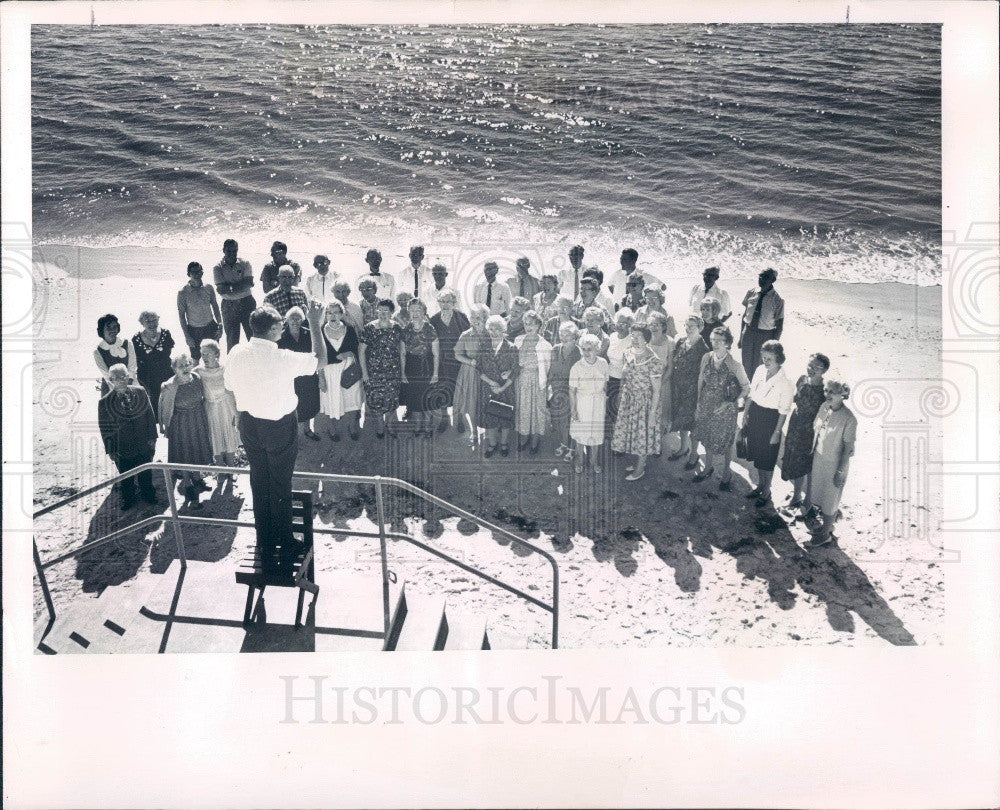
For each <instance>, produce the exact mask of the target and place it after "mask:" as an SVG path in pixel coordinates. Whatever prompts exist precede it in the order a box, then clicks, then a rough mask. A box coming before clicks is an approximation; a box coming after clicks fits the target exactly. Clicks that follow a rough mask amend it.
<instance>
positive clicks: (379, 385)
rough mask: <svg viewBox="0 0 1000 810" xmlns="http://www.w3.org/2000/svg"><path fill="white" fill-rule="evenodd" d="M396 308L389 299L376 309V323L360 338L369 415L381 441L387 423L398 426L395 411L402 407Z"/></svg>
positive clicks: (384, 300)
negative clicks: (393, 315)
mask: <svg viewBox="0 0 1000 810" xmlns="http://www.w3.org/2000/svg"><path fill="white" fill-rule="evenodd" d="M395 309H396V305H395V304H394V303H393V302H392V301H391V300H390V299H388V298H383V299H382V300H381V301H379V302H378V307H377V308H376V310H375V312H376V315H377V317H376V320H374V321H372V322H371V323H367V324H365V328H364V329H362V330H361V335H360V336H359V340H360V341H361V346H360V348H361V357H360V359H361V379H362V381H363V382H364V386H365V404H366V406H367V414H368V416H370V417H372V418H373V419H374V420H375V435H376V436H378V437H379V438H380V439H383V438H385V430H386V425H387V423H388V424H394V423H395V421H396V409H397V408H399V387H400V383H401V381H402V379H401V378H402V370H403V367H402V364H401V363H400V347H401V346H402V345H403V330H402V329H400V328H399V325H398V324H396V323H393V321H392V313H393V311H394V310H395ZM365 421H366V422H367V419H366V420H365ZM394 435H395V434H394Z"/></svg>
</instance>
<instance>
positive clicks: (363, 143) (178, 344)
mask: <svg viewBox="0 0 1000 810" xmlns="http://www.w3.org/2000/svg"><path fill="white" fill-rule="evenodd" d="M940 36H941V34H940V26H935V25H861V24H859V25H838V26H822V25H782V26H767V25H747V26H733V25H643V26H629V25H563V26H517V25H492V26H491V25H478V26H407V25H400V26H294V25H264V26H262V25H245V26H224V25H223V26H183V27H181V26H129V25H125V26H95V27H94V28H93V29H84V30H82V31H81V30H80V29H79V28H76V27H73V26H38V27H36V28H35V29H33V31H32V79H33V83H32V167H33V217H34V230H33V246H34V251H35V256H34V257H35V261H36V263H39V264H40V266H41V267H42V268H43V273H44V275H43V278H44V279H45V281H46V283H47V285H48V288H49V289H50V290H51V291H52V294H51V295H49V297H48V300H47V312H46V320H45V324H44V329H45V330H46V334H52V335H53V336H55V335H56V334H57V333H59V332H63V331H64V330H65V328H66V326H67V323H68V320H69V319H73V320H75V321H76V323H74V326H78V327H79V340H78V341H77V342H75V343H74V345H72V346H71V347H69V346H68V347H67V348H66V349H65V350H64V351H62V352H60V356H59V357H58V358H52V359H49V357H48V355H47V354H43V356H41V357H40V356H39V353H47V352H48V347H47V345H46V344H45V343H44V342H41V343H40V344H39V347H38V349H37V351H36V364H35V374H34V392H35V399H34V407H35V409H36V425H44V429H43V430H39V431H37V432H36V436H35V439H34V451H35V460H36V462H35V463H36V476H35V501H36V503H37V504H38V505H39V506H40V507H41V509H39V511H37V512H36V514H35V531H36V534H35V542H36V545H37V547H38V553H39V556H40V560H41V561H42V565H43V566H45V567H44V568H43V569H42V571H41V572H40V575H39V577H38V581H37V583H36V585H37V590H38V598H37V600H36V615H37V617H38V620H39V621H38V631H39V632H38V642H39V643H38V650H39V651H40V652H44V653H50V654H52V653H55V654H66V653H83V652H88V653H94V652H133V653H156V652H160V653H166V652H239V651H244V652H250V651H268V650H274V651H310V650H320V651H327V650H339V649H346V650H371V649H376V650H377V649H385V650H394V649H414V650H420V649H423V650H446V649H453V648H454V649H477V650H478V649H495V648H498V647H510V646H511V645H514V647H515V648H521V649H524V648H528V649H534V648H545V647H557V646H561V647H570V648H604V647H629V646H637V647H650V646H653V647H672V646H687V645H701V644H707V645H740V646H751V647H757V646H773V645H786V644H804V645H817V644H846V645H852V646H853V645H861V644H896V645H907V644H938V643H940V640H941V636H940V622H941V618H942V614H943V607H944V602H943V599H944V581H943V580H944V578H943V573H942V569H941V567H940V565H939V564H938V565H934V563H940V562H941V560H942V550H941V549H940V541H939V540H938V539H937V538H936V536H935V533H936V529H937V526H938V525H939V523H940V510H939V507H940V497H939V495H938V494H937V493H938V490H937V488H936V485H935V484H934V483H933V482H931V481H930V480H929V479H928V478H927V477H926V471H925V470H923V469H921V463H922V461H923V459H922V458H921V453H920V452H919V451H918V449H917V448H918V445H920V446H922V447H923V448H926V449H927V451H928V452H930V453H935V452H940V446H941V423H940V418H939V417H940V415H941V413H943V412H944V409H945V408H947V407H948V405H949V403H948V399H949V397H950V396H951V392H950V391H937V390H933V391H929V392H928V391H925V390H924V389H925V388H926V386H925V384H924V383H923V381H922V379H920V377H921V375H924V376H929V377H930V378H937V377H940V370H939V369H940V359H939V357H938V354H939V351H940V342H941V341H940V335H941V332H940V323H941V310H940V301H939V296H938V294H937V293H938V290H939V285H940V281H941V268H940V249H941V224H940V220H941V135H940V129H941V89H940V86H941V75H940V49H941V42H940ZM64 281H65V282H66V283H65V285H64V286H63V287H62V290H60V287H59V285H60V284H61V282H64ZM78 304H79V309H78V310H76V311H74V312H73V313H69V312H68V311H66V310H67V308H68V307H76V306H77V305H78ZM265 308H269V309H268V312H269V313H270V314H269V315H265V314H264V312H263V310H264V309H265ZM255 313H256V314H255ZM95 332H96V334H95ZM275 349H277V351H275ZM116 366H120V368H116ZM936 369H937V370H936ZM918 371H919V374H918V373H917V372H918ZM911 377H912V378H914V379H913V380H912V381H911V382H910V383H909V384H908V385H906V384H904V385H903V386H901V387H900V386H896V387H895V388H894V390H893V391H892V393H891V397H892V398H893V400H894V401H893V403H892V406H893V408H894V411H895V413H894V418H897V419H899V418H909V419H910V420H912V421H914V422H916V421H917V420H918V419H922V421H923V425H922V428H923V429H922V430H919V431H911V432H910V435H906V436H902V437H900V438H899V440H898V445H899V446H897V447H895V448H894V449H891V450H888V451H887V450H886V448H885V447H884V442H883V436H882V435H881V433H882V424H881V420H880V419H878V417H879V416H880V411H881V409H882V407H883V405H884V404H885V403H884V402H883V397H884V392H885V384H884V382H883V380H884V379H886V378H889V379H892V378H901V379H904V380H905V379H906V378H911ZM886 453H888V455H886ZM151 462H152V463H154V464H157V465H160V466H157V467H154V468H152V469H148V470H147V471H145V472H141V473H138V474H137V475H134V476H132V477H128V476H124V477H121V479H120V480H119V481H118V482H117V483H116V484H114V486H112V484H111V480H112V479H113V478H115V477H117V476H123V475H124V473H125V472H126V471H127V470H129V469H131V468H133V467H137V466H141V465H143V464H147V463H151ZM173 465H180V467H175V466H173ZM216 468H218V469H216ZM234 468H241V469H240V472H235V471H234ZM247 468H249V474H247V473H246V470H247ZM331 476H333V477H331ZM336 476H340V477H341V478H337V477H336ZM378 477H382V478H384V479H391V480H386V481H385V483H377V478H378ZM921 479H922V480H921ZM397 482H400V483H397ZM922 499H923V500H922ZM68 555H72V556H68ZM54 559H55V560H60V562H59V563H58V564H53V562H52V561H53V560H54ZM913 559H920V560H926V561H927V562H928V563H930V564H931V565H930V566H924V567H922V568H920V569H914V567H913V566H912V565H910V564H909V563H910V562H911V561H912V560H913ZM887 560H892V561H893V562H887ZM469 645H472V646H471V647H470V646H469Z"/></svg>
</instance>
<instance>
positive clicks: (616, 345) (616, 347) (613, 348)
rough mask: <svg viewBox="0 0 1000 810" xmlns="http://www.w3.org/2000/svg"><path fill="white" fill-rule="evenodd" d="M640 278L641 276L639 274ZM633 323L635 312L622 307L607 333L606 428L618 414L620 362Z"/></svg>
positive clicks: (623, 359)
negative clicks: (609, 331)
mask: <svg viewBox="0 0 1000 810" xmlns="http://www.w3.org/2000/svg"><path fill="white" fill-rule="evenodd" d="M640 278H642V276H640ZM633 323H635V313H634V312H633V311H632V310H631V309H629V308H628V307H622V308H621V309H619V310H618V312H616V313H615V323H614V326H615V328H614V329H613V330H612V331H611V334H610V335H608V353H607V358H608V374H609V376H608V390H607V410H608V413H607V423H606V427H607V428H609V429H610V428H612V427H614V424H615V419H616V418H617V416H618V391H619V389H620V387H621V383H622V364H623V363H624V361H625V350H626V349H628V347H629V346H631V345H632V338H631V337H630V333H631V331H632V324H633Z"/></svg>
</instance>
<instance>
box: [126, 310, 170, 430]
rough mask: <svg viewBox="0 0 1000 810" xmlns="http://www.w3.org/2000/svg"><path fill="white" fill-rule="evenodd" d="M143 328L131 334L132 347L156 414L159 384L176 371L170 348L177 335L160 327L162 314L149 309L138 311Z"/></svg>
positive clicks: (142, 383)
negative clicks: (172, 335)
mask: <svg viewBox="0 0 1000 810" xmlns="http://www.w3.org/2000/svg"><path fill="white" fill-rule="evenodd" d="M139 323H140V324H141V325H142V330H141V331H139V332H136V333H135V334H134V335H133V336H132V348H133V349H135V361H136V378H137V379H138V380H139V384H140V385H141V386H142V387H143V388H145V389H146V393H147V394H149V401H150V403H152V405H153V416H156V415H157V409H158V408H159V407H160V387H161V386H162V385H163V383H165V382H166V381H167V380H169V379H170V378H171V377H172V376H173V375H174V372H173V369H172V368H171V367H170V352H171V351H173V348H174V339H173V338H172V337H171V336H170V332H169V331H167V330H166V329H160V316H159V315H157V314H156V313H155V312H150V311H149V310H146V311H145V312H143V313H142V314H141V315H139Z"/></svg>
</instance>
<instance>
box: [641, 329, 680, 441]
mask: <svg viewBox="0 0 1000 810" xmlns="http://www.w3.org/2000/svg"><path fill="white" fill-rule="evenodd" d="M646 326H648V327H649V333H650V334H651V335H652V337H651V338H650V340H649V348H650V349H652V350H653V352H654V353H655V354H656V356H657V357H658V358H659V360H660V362H661V363H663V379H662V380H661V381H660V430H662V431H663V436H664V438H666V436H667V434H668V433H669V432H670V415H671V414H670V406H671V404H672V399H671V397H672V392H671V380H672V379H673V374H674V343H675V341H674V339H673V338H672V337H670V335H668V334H667V319H666V316H665V315H663V313H662V312H653V313H650V316H649V320H648V321H647V322H646ZM661 452H662V442H661V449H660V450H658V451H657V452H656V453H654V455H655V456H659V455H660V453H661Z"/></svg>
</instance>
